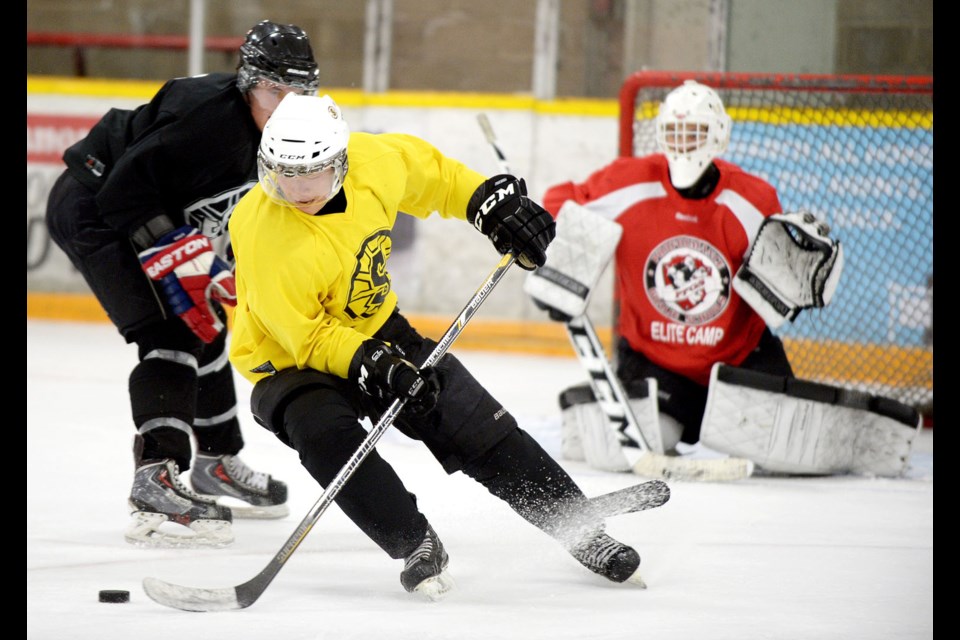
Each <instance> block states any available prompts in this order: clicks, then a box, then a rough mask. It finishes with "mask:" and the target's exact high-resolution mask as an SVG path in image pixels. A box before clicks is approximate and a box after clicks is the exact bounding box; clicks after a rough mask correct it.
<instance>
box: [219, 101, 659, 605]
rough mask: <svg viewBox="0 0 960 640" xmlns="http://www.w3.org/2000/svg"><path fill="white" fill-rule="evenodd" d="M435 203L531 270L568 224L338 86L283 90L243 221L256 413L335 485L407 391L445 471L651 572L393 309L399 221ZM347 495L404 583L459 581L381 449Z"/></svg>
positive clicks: (607, 565) (239, 229)
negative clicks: (327, 90)
mask: <svg viewBox="0 0 960 640" xmlns="http://www.w3.org/2000/svg"><path fill="white" fill-rule="evenodd" d="M399 212H402V214H401V213H399ZM434 213H436V214H437V215H440V216H442V217H445V218H456V219H457V220H453V221H451V224H460V223H461V221H467V222H470V223H472V224H473V226H474V227H476V228H477V230H479V231H480V232H481V233H483V234H485V235H486V236H488V238H489V239H490V240H491V241H492V242H493V244H494V246H495V248H496V250H497V251H499V252H500V253H501V254H505V253H508V252H509V253H512V254H513V255H514V256H515V257H516V258H517V263H518V264H519V265H520V266H521V267H523V268H524V269H527V270H532V269H535V268H536V267H537V266H540V265H542V264H543V263H544V261H545V259H546V256H545V251H546V248H547V246H548V245H549V243H550V241H551V240H552V239H553V236H554V233H555V224H554V222H553V218H552V217H551V216H550V214H549V213H547V212H546V211H545V210H544V209H543V208H542V207H541V206H540V205H538V204H537V203H535V202H533V201H532V200H530V199H529V198H527V197H526V187H525V185H524V183H523V181H522V180H519V179H517V178H515V177H513V176H510V175H499V176H494V177H492V178H489V179H487V178H485V177H484V176H483V175H481V174H479V173H477V172H476V171H473V170H471V169H469V168H468V167H466V166H465V165H463V164H462V163H460V162H458V161H456V160H453V159H451V158H447V157H445V156H443V155H442V154H441V153H440V152H439V151H438V150H437V149H436V148H434V147H433V146H432V145H430V144H428V143H427V142H425V141H423V140H421V139H419V138H416V137H414V136H410V135H403V134H389V133H386V134H368V133H351V132H350V130H349V127H348V125H347V123H346V122H345V121H344V119H343V115H342V113H341V111H340V109H339V107H338V106H337V105H336V104H335V103H334V101H333V100H331V99H330V98H329V97H328V96H323V97H317V96H296V95H290V96H287V97H285V98H284V99H283V101H282V102H281V104H280V106H279V107H278V108H277V110H276V112H275V113H274V114H273V116H272V117H271V118H270V120H269V121H268V122H267V125H266V127H265V128H264V131H263V137H262V141H261V144H260V150H259V183H258V185H257V186H256V187H254V188H253V189H252V190H251V191H250V192H249V193H248V194H247V195H246V196H244V198H243V199H242V200H241V201H240V203H239V204H238V205H237V207H236V210H235V211H234V213H233V217H232V218H231V220H230V237H231V241H232V246H233V250H234V255H235V257H236V263H237V268H236V282H237V296H238V304H237V308H236V314H235V318H234V327H233V333H232V341H231V347H230V360H231V362H232V363H233V365H234V366H235V367H236V368H237V370H238V371H239V372H240V373H241V374H243V375H244V376H246V377H247V379H249V380H250V381H251V382H253V384H254V389H253V393H252V396H251V405H252V410H253V414H254V416H255V417H256V419H257V421H258V422H259V423H260V424H261V425H263V426H265V427H266V428H268V429H270V430H271V431H272V432H274V433H275V434H276V435H277V437H278V438H279V439H280V440H281V441H283V442H284V443H285V444H287V445H288V446H290V447H292V448H293V449H295V450H296V451H297V452H298V454H299V456H300V460H301V462H302V464H303V466H304V467H305V468H306V469H307V471H308V472H309V473H310V474H311V476H312V477H313V478H314V479H316V480H317V482H318V483H319V484H320V485H321V486H326V485H327V484H328V483H329V482H330V481H331V480H332V479H333V478H334V477H335V476H336V474H337V472H338V471H340V469H341V468H342V467H343V466H344V464H345V463H346V462H347V460H348V459H349V458H350V457H351V456H352V455H353V454H354V453H355V452H356V451H357V449H358V447H359V445H360V443H361V442H362V441H363V438H364V437H365V435H366V431H365V430H364V429H363V427H362V425H361V422H360V421H361V419H362V418H363V417H365V416H366V417H369V418H370V419H371V420H373V421H374V422H376V420H377V419H378V417H379V416H380V414H381V413H382V412H383V411H384V410H385V409H386V408H387V407H388V406H389V405H390V404H391V403H392V402H393V401H394V400H395V399H397V398H402V399H405V400H406V404H405V405H404V406H403V409H402V410H401V411H400V413H399V415H398V417H397V419H396V421H395V423H394V424H395V426H396V427H397V428H398V429H399V430H400V431H401V432H403V433H404V434H406V435H407V436H409V437H411V438H413V439H415V440H418V441H422V442H423V443H424V444H425V445H426V446H427V448H428V449H429V450H430V452H431V453H432V454H433V456H434V457H435V458H436V459H437V460H438V461H439V462H440V463H441V464H442V465H443V468H444V470H445V471H446V472H447V473H449V474H452V473H455V472H457V471H461V472H463V473H465V474H466V475H468V476H469V477H471V478H473V479H475V480H476V481H478V482H480V483H481V484H482V485H483V486H484V487H486V488H487V490H488V491H489V492H490V493H492V494H493V495H494V496H496V497H498V498H500V499H502V500H504V501H505V502H506V503H507V504H509V505H510V507H511V508H513V510H514V511H516V512H517V513H518V514H519V515H520V516H522V517H523V518H525V519H526V520H527V521H529V522H530V523H532V524H533V525H535V526H537V527H539V528H540V529H542V530H543V531H544V532H546V533H547V534H548V535H550V536H552V537H553V538H555V539H556V540H557V541H559V542H560V543H561V544H562V545H563V546H564V547H565V548H566V549H567V550H568V551H569V552H570V553H571V554H572V555H573V557H574V558H576V559H577V560H578V561H579V562H580V563H581V564H582V565H583V566H585V567H586V568H588V569H590V570H591V571H593V572H595V573H597V574H599V575H601V576H604V577H606V578H608V579H610V580H612V581H614V582H628V581H629V582H631V583H634V584H638V585H642V584H643V583H642V581H641V579H640V577H639V572H638V566H639V564H640V557H639V555H638V554H637V552H636V551H635V550H634V549H632V548H631V547H629V546H627V545H624V544H622V543H620V542H618V541H616V540H614V539H612V538H610V537H609V536H608V535H606V534H605V533H604V523H603V522H602V520H601V521H591V522H589V523H585V522H583V520H582V519H581V518H575V517H574V514H575V513H577V507H578V506H579V505H582V504H583V502H584V500H585V499H586V498H585V496H584V494H583V492H582V491H581V490H580V488H579V487H578V486H577V485H576V483H575V482H574V481H573V480H572V479H571V478H570V476H569V475H568V474H567V473H566V472H565V471H564V470H563V469H562V468H561V467H560V466H559V465H558V464H557V462H556V461H555V460H553V458H551V457H550V455H549V454H547V453H546V452H545V451H544V450H543V449H542V448H541V447H540V445H539V444H538V443H537V442H536V441H535V440H534V439H533V438H531V437H530V436H529V435H528V434H527V433H526V432H524V431H523V430H522V429H520V428H519V427H518V425H517V422H516V420H515V419H514V417H513V416H512V415H511V414H510V413H509V412H508V411H507V410H506V409H505V408H504V407H503V406H501V405H500V403H499V402H497V400H496V399H494V398H493V397H492V396H491V395H490V393H489V392H487V391H486V390H485V389H484V388H483V387H482V386H481V385H480V383H479V382H477V380H476V379H475V378H474V377H473V376H472V375H471V374H470V373H469V372H468V371H467V369H466V368H465V367H464V366H463V365H462V363H461V362H460V361H459V360H458V359H457V358H456V356H455V355H453V354H450V353H447V354H446V355H445V356H444V357H443V358H441V359H440V361H439V362H438V363H437V365H436V366H435V367H431V368H425V369H418V368H417V367H416V366H415V364H413V363H418V362H423V361H424V359H425V358H426V356H427V355H428V354H429V353H430V352H431V351H432V350H433V349H434V347H436V342H434V341H433V340H431V339H429V338H425V337H423V336H422V335H420V334H419V333H418V332H417V330H416V329H415V328H414V327H412V326H411V325H410V324H409V322H408V321H407V319H406V318H405V317H404V316H403V315H402V314H401V313H400V311H399V309H398V306H397V295H396V293H395V292H394V291H393V290H392V288H391V281H390V275H389V273H388V272H387V265H388V262H387V259H388V257H389V255H390V249H391V229H392V228H393V226H394V223H395V222H396V219H397V216H398V215H412V216H415V217H417V218H426V217H428V216H430V215H432V214H434ZM336 502H337V505H338V506H339V507H340V508H341V509H342V511H343V512H344V513H345V514H346V515H347V516H348V517H349V518H350V519H351V520H352V521H353V522H354V523H355V524H356V525H357V526H358V527H359V528H360V529H361V530H362V531H363V532H364V533H365V534H366V535H367V536H369V537H370V539H371V540H373V541H374V542H375V543H376V544H377V545H378V546H380V547H381V548H382V549H383V550H384V551H385V552H386V553H387V554H388V555H389V556H390V557H391V558H394V559H403V560H404V561H405V562H404V568H403V570H402V572H401V575H400V581H401V584H402V585H403V587H404V588H405V589H406V590H407V591H410V592H416V593H420V594H423V595H425V596H427V597H429V598H437V597H440V596H442V595H443V594H444V593H446V592H447V591H448V590H449V589H450V588H451V587H452V586H453V581H452V578H451V577H450V574H449V572H448V571H447V565H448V562H449V556H448V554H447V551H446V549H445V548H444V546H443V544H442V543H441V541H440V538H439V536H438V534H437V532H435V531H434V529H433V528H432V527H431V526H430V524H429V522H428V521H427V518H426V516H424V515H423V514H422V513H421V512H420V511H419V509H418V508H417V503H416V498H415V496H414V495H413V494H411V493H409V492H408V491H407V490H406V488H405V487H404V485H403V482H402V481H401V480H400V478H399V476H398V475H397V473H396V472H395V471H394V469H393V468H392V467H391V466H390V464H389V463H387V462H386V460H384V459H383V458H382V457H380V456H379V454H378V453H377V451H376V450H374V451H372V452H371V453H370V455H369V456H368V457H367V458H366V459H365V460H364V462H363V463H362V464H361V465H359V466H358V467H357V469H356V470H355V471H354V473H353V475H352V476H351V477H350V479H349V481H348V482H346V484H345V485H344V486H343V488H342V490H341V491H340V492H339V493H338V494H337V496H336ZM504 548H505V549H509V544H508V541H506V540H504Z"/></svg>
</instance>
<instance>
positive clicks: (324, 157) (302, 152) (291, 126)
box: [257, 93, 350, 214]
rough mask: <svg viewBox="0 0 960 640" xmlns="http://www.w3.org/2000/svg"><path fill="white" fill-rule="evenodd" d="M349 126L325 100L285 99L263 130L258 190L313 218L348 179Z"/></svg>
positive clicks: (327, 99)
mask: <svg viewBox="0 0 960 640" xmlns="http://www.w3.org/2000/svg"><path fill="white" fill-rule="evenodd" d="M349 140H350V127H348V126H347V123H346V121H345V120H344V119H343V113H342V112H341V111H340V107H338V106H337V104H336V103H335V102H334V101H333V99H332V98H330V96H322V97H318V96H310V95H298V94H295V93H291V94H287V95H286V96H285V97H284V98H283V100H282V101H281V102H280V105H279V106H278V107H277V109H276V111H274V112H273V115H271V116H270V119H269V120H267V124H266V125H265V126H264V128H263V136H262V137H261V139H260V149H259V152H258V153H257V172H258V176H259V179H260V186H261V187H262V188H263V190H264V192H266V194H267V195H268V196H269V197H270V198H271V199H272V200H274V201H275V202H279V203H281V204H286V205H290V206H292V207H295V208H297V209H300V210H301V211H303V212H305V213H311V214H313V213H317V212H318V211H320V209H322V208H323V205H325V204H326V203H327V202H329V201H330V199H331V198H333V196H335V195H337V192H339V191H340V188H341V187H342V186H343V181H344V179H345V178H346V176H347V168H348V164H347V142H348V141H349Z"/></svg>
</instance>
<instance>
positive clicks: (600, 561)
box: [573, 533, 623, 570]
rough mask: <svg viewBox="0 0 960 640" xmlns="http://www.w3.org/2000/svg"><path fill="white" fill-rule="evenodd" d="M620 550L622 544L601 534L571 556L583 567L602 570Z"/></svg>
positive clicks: (585, 543)
mask: <svg viewBox="0 0 960 640" xmlns="http://www.w3.org/2000/svg"><path fill="white" fill-rule="evenodd" d="M622 548H623V545H622V544H620V543H619V542H617V541H616V540H614V539H613V538H611V537H610V536H608V535H607V534H605V533H601V534H600V535H598V536H597V537H595V538H591V539H589V540H587V541H586V542H584V543H582V544H581V545H580V546H578V547H577V549H576V550H575V551H574V553H573V555H574V556H576V558H577V559H578V560H579V561H580V562H581V563H583V564H584V565H587V566H590V567H594V568H596V569H601V570H602V569H605V568H606V566H607V563H608V562H610V559H611V558H613V556H615V555H616V554H617V552H618V551H620V549H622Z"/></svg>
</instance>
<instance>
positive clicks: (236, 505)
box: [198, 493, 290, 520]
mask: <svg viewBox="0 0 960 640" xmlns="http://www.w3.org/2000/svg"><path fill="white" fill-rule="evenodd" d="M198 495H200V497H202V498H206V499H207V500H213V501H214V502H216V503H217V504H219V505H221V506H224V507H230V513H232V514H233V517H234V519H236V518H240V519H243V520H276V519H279V518H286V517H287V516H288V515H290V507H289V506H287V503H283V504H273V505H266V506H258V505H252V504H250V503H249V502H244V501H243V500H241V499H239V498H233V497H231V496H212V495H210V494H208V493H201V494H198Z"/></svg>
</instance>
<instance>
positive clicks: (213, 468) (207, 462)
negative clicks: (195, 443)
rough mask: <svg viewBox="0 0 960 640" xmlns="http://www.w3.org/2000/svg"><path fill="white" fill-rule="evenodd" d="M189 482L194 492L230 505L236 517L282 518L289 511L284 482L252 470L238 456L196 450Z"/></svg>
mask: <svg viewBox="0 0 960 640" xmlns="http://www.w3.org/2000/svg"><path fill="white" fill-rule="evenodd" d="M190 484H191V485H193V488H194V490H195V491H196V492H197V493H199V494H201V495H203V496H205V497H208V498H211V499H215V500H217V501H218V502H219V503H220V504H226V505H227V506H229V507H230V510H231V511H232V512H233V516H234V517H235V518H263V519H271V518H283V517H285V516H286V515H288V514H289V513H290V508H289V507H288V506H287V504H286V503H287V485H286V484H285V483H283V482H280V481H279V480H274V479H273V478H272V477H270V475H268V474H266V473H260V472H257V471H254V470H252V469H251V468H250V467H248V466H247V465H246V464H244V462H243V460H241V459H240V458H239V457H238V456H231V455H222V456H208V455H204V454H201V453H198V454H197V458H196V461H194V463H193V468H192V469H191V471H190ZM225 499H226V500H225Z"/></svg>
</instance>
